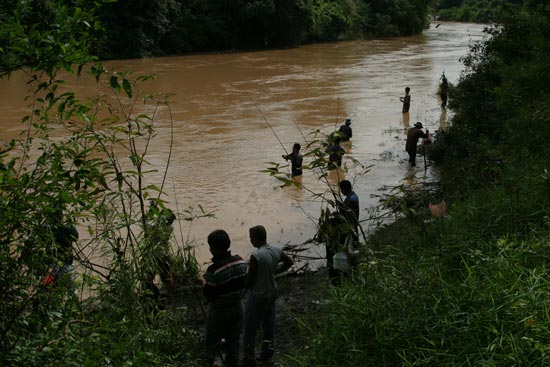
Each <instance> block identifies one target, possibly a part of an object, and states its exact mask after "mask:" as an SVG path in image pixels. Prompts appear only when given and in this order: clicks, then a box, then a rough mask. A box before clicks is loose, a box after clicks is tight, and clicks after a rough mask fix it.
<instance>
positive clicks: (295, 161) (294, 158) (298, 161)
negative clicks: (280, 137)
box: [283, 143, 303, 177]
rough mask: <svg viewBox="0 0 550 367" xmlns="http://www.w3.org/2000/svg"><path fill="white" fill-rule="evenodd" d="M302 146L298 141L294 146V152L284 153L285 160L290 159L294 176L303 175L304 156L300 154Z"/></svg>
mask: <svg viewBox="0 0 550 367" xmlns="http://www.w3.org/2000/svg"><path fill="white" fill-rule="evenodd" d="M301 148H302V146H301V145H300V144H298V143H294V145H293V146H292V153H290V154H287V155H283V158H284V159H285V160H287V161H288V160H290V165H291V172H292V173H291V175H292V177H296V176H301V175H302V161H303V157H302V155H301V154H300V149H301Z"/></svg>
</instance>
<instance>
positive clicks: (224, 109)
mask: <svg viewBox="0 0 550 367" xmlns="http://www.w3.org/2000/svg"><path fill="white" fill-rule="evenodd" d="M483 29H484V26H483V25H479V24H467V23H447V22H444V23H441V24H440V26H438V27H437V28H436V27H435V24H432V25H431V27H430V29H428V30H425V31H424V33H423V34H422V35H419V36H414V37H402V38H391V39H384V40H373V41H351V42H340V43H327V44H317V45H308V46H302V47H299V48H292V49H284V50H272V51H258V52H242V53H228V54H208V55H190V56H178V57H163V58H151V59H142V60H124V61H112V62H108V63H106V66H108V67H115V68H116V69H118V70H133V71H134V72H135V73H136V74H150V73H156V74H157V75H158V78H157V79H156V80H154V81H152V82H150V83H148V84H147V88H148V89H149V90H152V91H157V92H165V93H174V97H172V99H171V100H172V105H171V109H172V114H173V121H174V140H175V144H174V151H173V153H172V154H173V155H172V157H171V164H170V167H169V170H168V176H167V178H168V180H167V185H166V186H165V191H166V193H167V196H166V197H165V199H166V200H167V201H169V203H168V204H167V205H168V206H169V207H170V208H172V209H173V210H174V211H178V212H179V213H180V214H179V218H180V219H181V218H183V214H181V213H183V211H184V210H185V209H187V208H189V207H193V208H197V207H198V206H199V205H201V206H202V207H203V208H204V209H205V210H206V211H214V212H215V218H209V219H206V218H205V219H198V220H194V221H192V222H187V221H184V220H178V222H177V223H176V227H175V235H176V241H175V243H176V246H179V245H181V243H182V242H183V241H184V240H186V239H190V240H194V241H195V244H196V246H197V247H196V253H197V256H198V258H199V260H200V262H201V263H202V262H206V261H208V259H209V257H210V255H209V253H208V246H206V245H205V244H206V236H207V235H208V233H209V232H210V231H211V230H214V229H217V228H222V229H225V230H227V231H228V233H229V235H230V236H231V238H232V247H233V252H234V253H238V254H240V255H242V256H247V255H248V254H249V253H250V252H252V250H253V248H252V246H251V245H250V244H249V241H248V228H249V227H251V226H253V225H256V224H263V225H264V226H265V227H266V228H267V231H268V241H269V242H271V243H275V244H280V245H283V244H286V243H292V244H299V243H303V242H305V241H307V240H308V239H310V238H312V237H313V235H314V234H315V232H316V222H317V218H318V216H319V213H320V209H321V207H322V206H323V204H322V202H321V201H320V200H319V199H315V198H313V197H312V195H311V194H310V192H309V190H311V191H315V192H323V191H325V190H326V187H324V185H323V184H321V183H319V182H318V180H317V178H316V175H315V174H314V173H313V172H311V171H308V170H306V171H305V172H304V175H303V178H302V182H303V185H304V186H305V187H306V188H307V190H306V189H298V188H295V187H285V188H281V187H280V186H279V182H278V181H276V180H275V179H273V178H271V177H269V176H268V175H267V174H266V173H262V172H260V171H261V170H263V169H265V168H266V164H265V162H280V163H284V160H283V159H282V158H281V155H282V154H284V153H285V152H284V150H283V147H282V146H281V143H282V145H283V146H284V147H285V148H286V150H288V151H290V150H291V147H292V144H293V143H294V142H299V143H301V144H302V145H305V141H304V140H305V139H304V137H303V136H302V133H304V134H307V133H310V132H312V131H314V130H316V129H318V130H320V131H321V132H322V133H326V134H328V133H330V132H332V131H334V129H335V128H337V127H338V126H339V125H340V124H341V123H342V122H343V120H344V118H351V119H352V125H351V127H352V128H353V139H352V141H351V144H349V145H347V146H346V149H347V153H346V156H345V158H344V162H345V163H349V162H350V160H349V158H351V157H353V158H354V159H357V160H358V161H360V162H361V163H362V164H364V165H373V167H372V169H371V171H370V172H369V173H368V174H366V175H364V176H361V177H356V176H355V174H354V172H353V170H352V171H348V172H346V173H345V178H346V179H349V180H350V181H353V182H354V190H355V192H356V193H357V194H358V195H359V198H360V203H361V205H360V206H361V217H362V218H363V219H364V218H366V216H367V214H366V210H368V209H369V208H372V207H373V206H374V205H376V204H377V201H378V199H377V198H376V197H375V195H377V194H380V190H379V189H380V188H381V187H384V186H395V185H398V184H400V183H402V182H404V180H405V181H407V180H410V179H411V177H413V179H417V180H424V179H430V178H431V176H432V174H433V173H432V172H431V170H430V169H428V170H427V172H425V170H424V167H423V163H422V162H421V161H419V162H418V164H417V166H418V167H417V169H416V170H413V171H411V170H410V169H409V167H408V164H407V158H408V157H407V154H406V152H405V151H404V147H405V135H404V128H406V127H407V126H408V125H409V122H407V121H406V120H407V116H405V121H404V116H403V114H402V113H401V107H402V104H401V102H400V101H399V97H400V96H402V95H403V94H404V89H405V87H407V86H409V87H410V88H411V96H412V98H411V100H412V101H411V109H410V113H409V116H408V119H409V120H410V124H411V125H412V124H413V123H414V122H416V121H420V122H422V123H423V125H424V127H425V128H427V129H429V130H431V131H433V130H436V129H438V128H440V127H444V126H445V125H446V124H447V123H448V121H449V118H450V117H451V116H452V111H446V113H445V111H442V109H441V108H440V107H439V104H438V100H437V95H436V90H437V85H438V81H439V78H440V76H441V74H442V72H445V74H446V76H447V78H448V80H449V82H450V83H456V82H457V81H458V79H459V77H460V74H461V72H462V70H463V66H462V64H461V62H460V58H461V57H462V56H465V55H466V53H467V52H468V49H469V46H471V45H472V44H473V43H474V42H476V41H479V40H481V39H482V38H483V37H485V35H484V33H483ZM25 81H26V80H25V78H24V76H23V75H14V76H13V77H12V78H11V79H10V80H0V100H2V105H1V106H0V114H1V116H2V120H1V121H0V132H1V134H2V135H0V137H2V138H3V139H4V140H7V139H9V138H12V137H14V136H15V135H16V133H17V131H18V130H19V129H20V127H19V121H20V119H21V117H22V116H23V115H25V114H26V113H27V112H26V108H25V102H24V101H23V99H24V96H25V93H26V86H25ZM76 88H77V89H78V90H81V91H83V92H85V91H86V90H95V86H94V84H93V82H91V81H90V82H89V84H87V82H79V84H78V85H77V86H76ZM451 98H452V96H451ZM442 125H443V126H442ZM156 126H157V129H158V132H159V134H158V136H157V137H156V138H155V143H154V145H153V149H152V150H151V153H150V155H149V161H150V162H152V163H153V164H154V165H156V166H157V167H158V168H159V170H161V171H162V167H163V165H164V164H165V163H166V160H167V157H168V149H169V146H170V137H171V132H170V124H169V121H168V119H167V118H164V119H161V120H160V121H159V122H157V125H156ZM304 163H305V164H307V163H308V160H307V159H306V160H305V162H304ZM161 177H162V175H161V173H160V172H159V173H158V174H152V175H151V176H149V178H148V180H149V183H154V184H158V183H159V182H160V180H161ZM373 194H375V195H373ZM365 229H366V230H368V223H365ZM311 255H312V256H317V255H318V256H322V255H323V251H322V249H318V250H317V249H315V248H313V249H312V250H311Z"/></svg>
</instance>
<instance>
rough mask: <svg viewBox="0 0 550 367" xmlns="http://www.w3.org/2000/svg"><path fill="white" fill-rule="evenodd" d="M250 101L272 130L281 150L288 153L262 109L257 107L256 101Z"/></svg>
mask: <svg viewBox="0 0 550 367" xmlns="http://www.w3.org/2000/svg"><path fill="white" fill-rule="evenodd" d="M252 103H253V104H254V107H256V109H257V110H258V112H259V113H260V115H261V116H262V118H263V119H264V121H265V122H266V124H267V126H269V128H270V129H271V131H272V132H273V135H275V138H276V139H277V141H278V142H279V144H281V147H282V148H283V150H284V151H285V153H286V155H288V151H287V150H286V148H285V146H284V144H283V142H282V141H281V139H279V136H278V135H277V133H276V132H275V130H274V129H273V126H271V124H270V123H269V120H268V119H267V117H265V115H264V113H263V112H262V110H261V109H260V107H258V105H257V104H256V102H255V101H254V100H252Z"/></svg>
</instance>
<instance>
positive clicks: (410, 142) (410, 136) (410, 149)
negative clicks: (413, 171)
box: [405, 122, 428, 167]
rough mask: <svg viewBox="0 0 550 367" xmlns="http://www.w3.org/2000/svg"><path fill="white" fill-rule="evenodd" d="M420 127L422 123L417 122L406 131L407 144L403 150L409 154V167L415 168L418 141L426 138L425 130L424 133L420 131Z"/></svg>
mask: <svg viewBox="0 0 550 367" xmlns="http://www.w3.org/2000/svg"><path fill="white" fill-rule="evenodd" d="M422 127H423V126H422V123H421V122H417V123H416V124H414V126H413V127H411V128H410V129H409V130H407V143H406V145H405V150H406V151H407V153H409V163H410V164H411V167H416V145H417V144H418V139H420V138H427V137H428V131H427V130H426V133H425V132H424V131H422V130H421V129H422Z"/></svg>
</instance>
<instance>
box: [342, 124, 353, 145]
mask: <svg viewBox="0 0 550 367" xmlns="http://www.w3.org/2000/svg"><path fill="white" fill-rule="evenodd" d="M350 125H351V119H346V121H345V123H344V124H343V125H342V126H340V129H339V130H338V131H339V132H340V135H341V137H342V141H348V140H350V139H351V137H352V136H353V133H352V131H351V126H350Z"/></svg>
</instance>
